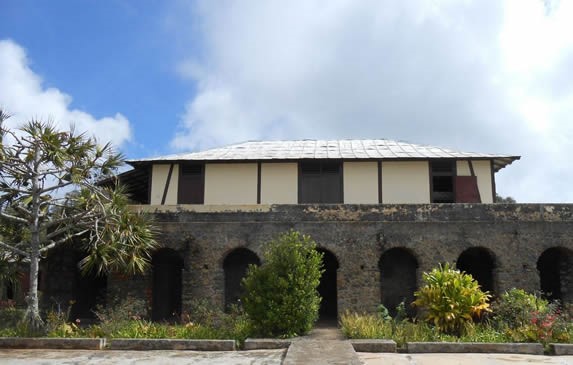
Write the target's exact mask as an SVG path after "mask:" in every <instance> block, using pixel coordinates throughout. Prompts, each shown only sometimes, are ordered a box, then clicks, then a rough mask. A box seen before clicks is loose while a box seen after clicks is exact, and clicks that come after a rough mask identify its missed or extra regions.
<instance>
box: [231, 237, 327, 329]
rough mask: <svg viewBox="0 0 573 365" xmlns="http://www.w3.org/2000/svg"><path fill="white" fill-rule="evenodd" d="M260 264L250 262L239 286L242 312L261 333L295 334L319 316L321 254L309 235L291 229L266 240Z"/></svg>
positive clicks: (309, 325) (307, 327)
mask: <svg viewBox="0 0 573 365" xmlns="http://www.w3.org/2000/svg"><path fill="white" fill-rule="evenodd" d="M262 261H263V264H262V265H261V266H255V265H251V266H250V267H249V269H248V272H247V276H246V277H245V278H244V279H243V282H242V285H243V287H244V289H245V296H244V297H243V298H242V302H243V306H244V309H245V312H246V313H247V314H248V316H249V318H250V319H251V320H252V323H253V326H254V330H255V332H256V333H257V334H258V335H260V336H272V337H276V336H281V337H288V336H296V335H302V334H305V333H307V332H308V331H310V329H311V328H312V325H313V324H314V322H315V321H316V320H317V318H318V309H319V305H320V300H321V299H320V296H319V295H318V292H317V287H318V284H319V282H320V276H321V274H322V272H323V270H322V254H321V253H319V252H318V251H317V250H316V243H315V242H314V241H313V240H312V239H311V238H310V237H308V236H304V235H302V234H300V233H298V232H295V231H290V232H288V233H283V234H281V235H280V236H279V237H278V238H277V239H276V240H274V241H271V242H270V243H268V245H267V247H266V250H265V252H264V253H263V260H262Z"/></svg>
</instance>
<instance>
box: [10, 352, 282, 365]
mask: <svg viewBox="0 0 573 365" xmlns="http://www.w3.org/2000/svg"><path fill="white" fill-rule="evenodd" d="M284 353H285V351H284V350H255V351H113V350H105V351H102V350H95V351H88V350H7V349H1V350H0V364H2V365H4V364H14V365H59V364H62V365H80V364H81V365H83V364H97V365H110V364H152V365H163V364H173V365H280V364H281V361H282V359H283V356H284Z"/></svg>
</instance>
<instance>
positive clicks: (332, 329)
mask: <svg viewBox="0 0 573 365" xmlns="http://www.w3.org/2000/svg"><path fill="white" fill-rule="evenodd" d="M306 364H312V365H315V364H316V365H361V364H362V362H361V361H360V359H359V358H358V355H357V354H356V352H355V351H354V348H353V347H352V345H351V344H350V342H348V341H345V340H344V336H342V333H341V332H340V330H339V329H338V328H336V324H330V323H327V324H324V325H322V324H319V325H318V326H317V327H316V328H315V329H313V330H312V331H311V332H310V334H309V335H308V336H304V337H300V338H297V339H294V340H293V342H292V343H291V345H290V347H289V349H288V351H287V353H286V356H285V359H284V361H283V365H306Z"/></svg>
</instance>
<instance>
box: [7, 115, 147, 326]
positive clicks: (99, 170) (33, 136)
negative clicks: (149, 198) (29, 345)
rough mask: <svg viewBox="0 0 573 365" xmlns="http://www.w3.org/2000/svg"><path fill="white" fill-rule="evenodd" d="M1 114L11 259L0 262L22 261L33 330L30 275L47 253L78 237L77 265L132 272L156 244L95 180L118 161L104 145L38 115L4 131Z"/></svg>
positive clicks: (115, 193)
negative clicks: (25, 265) (25, 267)
mask: <svg viewBox="0 0 573 365" xmlns="http://www.w3.org/2000/svg"><path fill="white" fill-rule="evenodd" d="M7 118H8V116H7V115H6V114H5V113H4V112H3V111H2V110H0V140H1V141H3V142H6V141H7V140H9V142H8V143H0V217H1V218H2V220H3V221H6V222H9V225H7V226H6V227H7V228H2V229H1V230H0V236H1V239H0V247H2V251H1V252H0V257H2V258H3V259H4V258H6V257H7V256H6V255H5V252H8V253H9V254H10V255H12V256H15V257H16V258H10V259H9V260H8V262H14V263H17V262H27V263H28V264H29V267H30V269H29V273H30V278H31V280H32V282H30V289H29V293H28V295H27V298H28V301H27V302H28V311H27V312H26V320H27V322H28V323H29V325H30V326H31V327H30V328H31V329H35V330H38V332H41V330H42V326H43V323H42V320H41V318H40V312H39V303H38V302H39V301H38V291H37V287H38V286H37V277H38V270H39V262H40V260H41V259H42V258H43V257H46V254H47V253H48V251H50V250H52V249H54V248H56V247H58V246H61V245H64V244H77V242H81V243H82V245H83V248H84V250H85V251H86V253H87V257H86V258H85V259H84V260H83V261H82V263H81V264H82V266H83V268H84V271H87V270H94V271H98V272H102V271H106V272H107V271H110V270H121V271H127V272H131V273H134V272H143V271H144V270H145V268H146V266H147V265H148V264H149V262H150V256H149V255H150V252H151V251H152V250H153V249H154V248H155V247H156V246H157V244H156V242H155V240H154V238H153V237H154V232H153V229H152V228H151V227H150V225H149V222H148V221H147V220H146V219H144V218H143V217H142V216H140V215H138V214H136V213H133V212H131V211H130V210H129V209H128V206H127V198H126V197H125V193H124V191H122V190H121V189H113V188H109V187H103V186H101V185H98V181H101V179H104V178H111V176H112V175H113V173H114V172H115V171H116V169H117V168H118V167H119V166H120V165H121V164H122V163H123V157H122V156H121V154H118V153H115V152H114V151H113V149H112V147H111V145H110V144H105V145H103V146H101V145H99V144H98V143H97V141H96V140H95V139H94V138H92V137H88V136H86V135H85V134H78V133H76V132H75V130H74V129H73V128H72V129H70V130H59V129H57V128H56V127H55V126H54V125H52V124H50V123H44V122H42V121H38V120H31V121H29V122H28V123H26V124H24V125H23V126H22V127H20V128H18V129H10V128H7V127H6V125H5V124H4V121H5V120H6V119H7ZM69 191H72V192H71V193H67V194H66V193H65V192H69ZM1 269H2V268H1V265H0V275H2V273H1ZM34 281H36V282H34Z"/></svg>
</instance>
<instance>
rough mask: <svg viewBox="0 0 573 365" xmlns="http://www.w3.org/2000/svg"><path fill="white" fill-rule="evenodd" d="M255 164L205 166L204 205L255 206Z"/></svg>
mask: <svg viewBox="0 0 573 365" xmlns="http://www.w3.org/2000/svg"><path fill="white" fill-rule="evenodd" d="M256 203H257V164H256V163H212V164H210V163H208V164H206V165H205V204H256Z"/></svg>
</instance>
